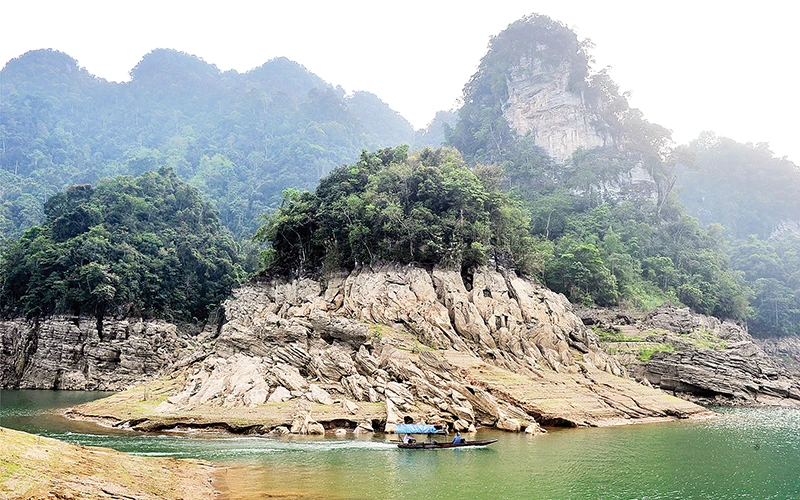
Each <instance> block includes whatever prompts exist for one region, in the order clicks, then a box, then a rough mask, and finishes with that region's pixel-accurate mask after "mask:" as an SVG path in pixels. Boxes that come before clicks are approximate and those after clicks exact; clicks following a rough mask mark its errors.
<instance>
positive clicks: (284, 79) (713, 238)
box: [0, 15, 800, 335]
mask: <svg viewBox="0 0 800 500" xmlns="http://www.w3.org/2000/svg"><path fill="white" fill-rule="evenodd" d="M590 51H591V44H590V43H588V42H587V41H584V40H579V39H578V38H577V36H576V35H575V33H574V32H572V31H571V30H570V29H568V28H567V27H566V26H565V25H564V24H562V23H560V22H558V21H554V20H552V19H549V18H547V17H545V16H537V15H531V16H526V17H525V18H523V19H520V20H519V21H517V22H515V23H512V24H511V25H510V26H509V27H508V29H506V30H505V31H503V32H502V33H500V34H498V35H497V36H496V37H494V38H493V39H492V41H491V43H490V47H489V51H488V53H487V55H486V56H485V57H484V58H483V60H482V61H481V63H480V65H479V67H478V71H477V72H476V73H475V75H473V77H472V78H471V79H470V81H468V82H466V84H465V87H464V99H463V106H462V107H461V108H460V109H459V110H457V111H456V112H440V113H438V114H437V115H436V118H435V119H434V120H433V121H432V123H431V124H430V125H429V127H428V128H427V129H425V130H417V131H415V130H414V129H413V127H412V126H411V125H410V124H409V122H408V121H407V120H406V119H404V118H403V117H402V116H400V115H399V114H398V113H396V112H395V111H393V110H392V109H391V108H389V106H388V105H386V104H385V103H384V102H383V101H381V99H380V98H379V97H378V96H376V95H374V94H371V93H369V92H355V93H353V94H350V95H348V94H347V93H346V92H345V91H344V90H343V89H342V88H341V87H337V86H335V85H333V84H330V83H328V82H325V81H324V80H322V79H321V78H319V77H318V76H316V75H314V74H313V73H310V72H309V71H307V70H306V69H305V68H304V67H303V66H301V65H300V64H298V63H296V62H293V61H290V60H288V59H286V58H277V59H273V60H271V61H269V62H267V63H265V64H264V65H262V66H260V67H258V68H255V69H253V70H251V71H249V72H247V73H238V72H236V71H225V72H222V71H220V70H219V69H218V68H216V67H215V66H214V65H211V64H208V63H206V62H204V61H203V60H202V59H200V58H198V57H195V56H192V55H189V54H185V53H181V52H177V51H174V50H169V49H158V50H155V51H153V52H151V53H149V54H147V55H146V56H145V57H144V58H143V59H142V60H141V61H140V63H139V64H138V65H137V66H136V67H135V68H133V69H132V70H131V80H130V81H129V82H126V83H113V82H108V81H106V80H103V79H99V78H96V77H94V76H93V75H91V74H89V73H88V72H87V71H86V70H84V69H82V68H80V67H79V66H78V64H77V63H76V61H75V60H74V59H72V58H71V57H70V56H68V55H66V54H64V53H61V52H58V51H54V50H37V51H32V52H29V53H27V54H25V55H23V56H21V57H19V58H17V59H14V60H12V61H10V62H9V63H8V64H7V65H6V66H5V67H4V68H3V70H2V72H0V85H2V89H1V90H0V95H2V101H1V102H0V139H1V140H2V148H1V149H0V236H1V237H5V238H7V239H8V240H9V241H13V239H14V238H16V237H18V236H19V235H21V234H22V232H23V231H25V230H26V229H28V228H30V227H32V226H35V225H38V224H40V223H41V221H42V217H43V204H44V202H45V201H46V200H47V199H49V198H50V197H51V196H52V195H54V194H55V193H57V192H59V191H63V190H64V189H66V188H67V187H69V186H71V185H73V184H85V183H91V184H94V183H96V182H97V181H98V180H99V179H102V178H108V177H114V176H116V175H120V174H122V175H132V176H138V175H141V174H143V173H145V172H149V171H154V170H158V169H159V168H161V167H167V168H168V169H171V170H173V171H174V172H175V173H176V174H177V176H178V177H179V178H180V179H182V180H183V181H185V182H187V183H188V184H190V185H191V186H194V187H195V188H197V189H198V190H199V191H200V192H201V193H203V194H204V195H205V196H206V197H207V199H209V200H210V201H211V202H212V203H213V204H214V206H215V207H216V209H217V210H218V211H219V216H220V219H221V222H222V223H223V224H224V226H225V227H226V228H227V229H228V230H229V231H230V232H231V233H232V234H233V236H234V237H235V239H237V240H238V241H240V242H249V238H250V236H251V235H252V234H253V233H254V232H255V231H256V230H257V229H258V227H259V226H260V225H261V224H262V223H263V222H264V221H263V220H262V219H261V216H262V215H263V214H267V213H273V212H274V211H275V210H276V209H278V208H279V207H280V206H281V204H282V202H283V201H284V198H283V197H282V193H283V191H284V190H285V189H287V188H296V189H300V190H313V189H314V187H315V186H316V185H317V182H318V181H319V180H320V179H321V178H323V177H325V176H326V175H328V174H329V173H330V172H331V171H333V169H334V168H335V167H337V166H341V165H345V164H347V165H350V164H353V162H355V161H356V160H357V159H358V158H359V156H360V155H361V153H362V151H364V150H367V151H374V150H380V149H382V148H389V147H396V146H399V145H401V144H408V145H410V146H411V149H412V150H414V149H420V148H422V147H424V146H431V147H434V148H436V147H438V146H440V145H442V144H446V145H449V146H451V147H455V148H456V149H458V151H459V153H460V154H461V155H462V156H463V158H464V160H465V161H466V163H467V165H469V167H470V168H471V170H472V172H474V174H475V175H476V176H477V177H478V178H479V179H480V180H481V182H482V183H484V186H487V187H488V188H489V189H490V190H491V189H495V188H499V189H501V190H503V191H504V192H508V193H510V194H512V195H513V196H515V197H516V199H518V200H519V201H520V203H522V204H523V205H524V206H525V208H526V209H527V210H528V211H529V212H530V220H531V222H530V234H529V235H526V236H530V237H531V238H533V240H534V243H533V245H534V247H535V249H536V250H535V252H533V253H532V254H535V255H537V256H538V257H537V259H534V261H532V263H531V265H530V266H529V269H530V270H531V271H530V272H531V273H533V274H534V275H535V276H536V277H538V279H539V280H540V281H542V282H543V283H545V284H547V285H548V286H549V287H551V288H553V289H554V290H556V291H559V292H562V293H564V294H565V295H567V296H568V297H569V298H570V300H572V301H573V302H576V303H579V304H583V305H586V306H595V305H600V306H614V307H632V308H638V309H649V308H652V307H655V306H657V305H660V304H665V303H666V304H676V305H685V306H688V307H691V308H692V309H693V310H695V311H697V312H701V313H705V314H713V315H715V316H718V317H722V318H732V319H736V320H739V321H748V322H749V324H750V325H751V330H752V331H753V332H754V333H755V334H758V335H794V334H796V333H798V327H797V326H795V325H800V258H796V255H800V243H798V238H797V235H798V234H800V231H798V229H797V228H798V227H800V226H798V220H799V219H800V217H798V208H800V207H798V206H797V201H796V197H795V193H796V192H797V188H798V187H800V173H798V169H797V167H796V166H795V165H794V164H792V163H791V162H789V161H788V160H785V159H779V158H775V157H774V155H773V154H772V153H771V152H770V151H769V150H768V148H767V147H766V146H764V145H752V144H739V143H736V142H735V141H731V140H729V139H725V138H718V137H716V136H714V135H713V134H710V133H709V134H704V135H703V136H702V137H700V138H699V139H698V140H696V141H694V142H693V143H691V144H689V145H685V146H678V145H676V144H674V142H673V141H672V139H671V136H670V132H669V130H667V129H665V128H664V127H661V126H659V125H658V124H654V123H651V122H649V121H648V120H647V119H646V117H644V116H643V114H642V113H641V112H640V111H639V110H637V109H635V108H632V107H631V106H630V105H629V103H628V101H627V98H626V95H625V94H624V93H623V92H621V90H620V89H619V88H618V86H617V85H616V83H615V82H614V81H613V80H612V79H611V78H610V76H609V75H608V73H607V72H606V71H602V70H601V71H597V70H595V69H594V68H593V67H592V58H591V53H590ZM386 166H387V167H389V166H390V165H389V164H388V163H387V165H386ZM353 168H355V167H353ZM698 219H699V220H698ZM377 231H378V228H374V231H373V233H376V232H377ZM423 243H424V242H423Z"/></svg>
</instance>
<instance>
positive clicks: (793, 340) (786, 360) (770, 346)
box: [754, 337, 800, 376]
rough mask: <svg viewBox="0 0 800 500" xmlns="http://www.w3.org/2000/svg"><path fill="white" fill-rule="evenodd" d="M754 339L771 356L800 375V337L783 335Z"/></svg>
mask: <svg viewBox="0 0 800 500" xmlns="http://www.w3.org/2000/svg"><path fill="white" fill-rule="evenodd" d="M754 340H755V342H756V344H758V346H759V347H760V348H761V349H762V350H763V351H764V352H765V353H767V354H769V356H770V357H771V358H773V359H774V360H776V361H778V362H780V363H781V364H783V365H784V366H785V367H786V368H788V369H789V370H790V371H792V372H794V373H795V374H798V376H800V338H797V337H781V338H770V339H754Z"/></svg>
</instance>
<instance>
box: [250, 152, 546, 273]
mask: <svg viewBox="0 0 800 500" xmlns="http://www.w3.org/2000/svg"><path fill="white" fill-rule="evenodd" d="M529 224H530V219H529V217H528V215H527V212H526V211H525V210H524V208H523V207H522V205H521V204H520V203H519V202H518V201H516V200H515V199H513V198H512V197H509V196H508V195H505V194H502V193H500V192H499V191H497V190H496V189H489V188H487V187H486V186H485V185H484V184H483V183H482V182H481V180H480V179H479V178H478V177H477V176H476V175H475V174H473V173H472V172H471V171H470V170H469V169H468V168H467V167H466V165H465V164H464V161H463V160H462V159H461V156H460V155H459V154H458V152H456V151H455V150H453V149H437V150H432V149H424V150H422V151H420V152H417V153H414V154H412V155H410V156H409V155H408V147H407V146H402V147H398V148H394V149H392V148H386V149H381V150H378V151H376V152H374V153H367V152H366V151H364V152H363V153H362V154H361V158H360V160H359V161H358V162H356V163H355V164H353V165H344V166H342V167H339V168H336V169H334V171H333V172H331V174H330V175H329V176H328V177H326V178H324V179H322V180H321V181H320V184H319V186H318V187H317V190H316V192H315V193H309V192H299V191H297V190H290V191H287V192H285V193H284V201H283V204H282V206H281V207H280V208H279V209H278V210H277V211H276V212H275V213H274V214H273V215H271V216H270V217H268V219H267V223H266V224H265V225H264V226H262V227H261V228H260V229H259V230H258V232H257V233H256V239H257V240H259V241H264V242H269V243H270V244H271V250H270V252H268V253H266V254H265V257H266V258H267V259H268V260H267V261H265V263H264V267H265V269H266V271H268V272H274V273H282V274H292V275H298V274H304V273H309V272H316V271H319V270H325V269H339V268H353V267H356V266H359V265H363V264H370V263H376V262H379V261H395V262H403V263H410V262H415V263H419V264H423V265H434V264H435V265H444V266H448V267H451V268H456V269H461V268H471V267H474V266H478V265H484V264H487V263H488V262H489V261H490V260H493V261H495V262H497V263H498V264H500V265H504V266H507V267H512V268H515V269H518V270H519V271H521V272H531V271H532V270H533V267H534V266H535V263H536V262H537V259H536V256H535V247H534V241H533V239H532V238H531V237H530V236H529V235H528V227H529Z"/></svg>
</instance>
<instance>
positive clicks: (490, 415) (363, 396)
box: [78, 264, 709, 432]
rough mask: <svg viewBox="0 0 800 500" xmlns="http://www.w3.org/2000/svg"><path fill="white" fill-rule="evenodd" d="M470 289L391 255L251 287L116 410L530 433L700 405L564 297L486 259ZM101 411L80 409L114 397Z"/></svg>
mask: <svg viewBox="0 0 800 500" xmlns="http://www.w3.org/2000/svg"><path fill="white" fill-rule="evenodd" d="M467 282H468V283H469V285H470V286H469V289H468V288H467V286H465V283H464V279H463V278H462V276H461V275H460V274H459V273H457V272H453V271H449V270H444V269H433V270H426V269H423V268H420V267H414V266H401V265H391V264H387V265H383V266H381V267H378V268H374V269H367V268H364V269H360V270H356V271H354V272H353V273H351V274H349V275H338V276H330V277H328V278H327V280H326V281H325V282H324V283H323V282H320V281H314V280H311V279H302V280H298V281H292V282H269V283H258V284H252V285H249V286H245V287H243V288H241V289H239V290H237V291H236V292H235V298H234V299H232V300H229V301H228V302H227V303H226V304H225V311H226V318H227V322H226V323H225V324H224V325H223V326H222V328H221V331H220V334H219V336H218V338H217V339H216V341H215V344H214V346H213V349H212V351H213V352H211V353H210V355H209V356H208V357H207V358H205V359H203V360H200V361H197V362H195V363H193V364H191V365H190V366H188V367H186V368H185V369H182V370H180V371H179V372H176V373H175V374H174V376H173V380H172V381H171V382H170V384H171V385H170V384H168V385H169V387H168V388H167V389H164V390H163V391H162V394H163V397H160V398H155V400H153V399H151V405H150V407H149V409H147V411H144V412H142V411H141V409H139V410H133V411H131V410H130V408H133V407H134V406H137V405H131V404H127V403H125V404H122V403H120V405H119V406H120V408H121V407H123V406H125V407H126V408H128V409H127V410H125V411H124V412H117V413H116V414H114V415H112V416H115V417H116V418H117V419H118V420H119V425H132V426H134V427H137V428H147V429H153V428H164V427H175V426H180V425H184V424H185V423H186V422H188V421H192V422H194V423H195V424H202V425H211V424H213V421H214V419H215V418H216V419H217V420H218V421H219V420H220V419H222V420H226V418H227V420H235V421H236V422H237V425H238V426H239V428H240V429H243V430H248V431H251V432H269V431H276V432H282V429H279V428H283V427H286V428H287V429H288V428H290V427H291V428H292V429H290V430H295V431H297V432H303V430H304V429H305V432H320V430H321V429H330V430H332V429H335V428H345V429H349V430H356V429H359V430H360V431H368V430H373V429H374V430H382V429H384V428H385V429H387V430H390V431H391V429H392V425H393V424H395V423H398V422H400V421H402V418H404V417H406V416H410V417H412V418H414V419H415V420H417V421H420V420H424V421H426V422H430V423H435V422H441V423H445V424H447V425H448V426H452V427H453V428H455V429H459V430H469V429H470V428H473V427H474V426H481V425H483V426H494V427H498V428H501V429H507V430H512V431H519V430H527V431H528V432H536V431H537V430H538V424H549V425H569V426H598V425H610V424H620V423H629V422H637V421H649V420H664V419H670V418H676V417H691V416H705V415H708V414H709V413H708V412H707V411H706V410H705V409H703V408H702V407H699V406H696V405H694V404H692V403H689V402H686V401H682V400H680V399H678V398H674V397H672V396H669V395H666V394H664V393H663V392H660V391H656V390H653V389H651V388H649V387H645V386H643V385H641V384H638V383H636V382H635V381H633V380H631V379H629V378H627V376H626V374H625V370H624V368H623V367H622V366H621V365H620V364H619V363H618V362H617V361H616V359H615V358H614V357H612V356H609V355H608V354H606V353H605V352H604V351H603V350H602V349H601V348H600V347H599V345H598V340H597V337H596V336H595V335H594V333H593V332H592V331H591V330H590V329H588V328H586V327H585V326H584V325H583V323H582V322H581V320H580V318H578V317H577V316H576V315H575V314H574V313H573V310H572V306H571V305H570V303H569V302H568V301H567V300H566V298H564V297H563V296H562V295H558V294H555V293H553V292H551V291H550V290H548V289H546V288H544V287H541V286H539V285H538V284H536V283H533V282H531V281H528V280H525V279H521V278H519V277H517V276H515V275H514V274H511V273H508V274H505V273H500V272H497V271H494V270H490V269H486V268H484V269H480V270H478V271H477V272H475V273H474V275H472V276H469V277H467ZM155 392H156V391H153V393H155ZM119 397H124V395H121V396H119ZM156 403H158V404H156ZM101 406H102V405H101ZM101 406H98V405H94V406H92V405H88V406H86V407H83V408H80V409H78V411H79V412H81V413H83V414H84V415H86V416H101V415H103V414H104V413H105V415H108V413H109V409H110V408H111V407H112V406H113V405H112V406H110V405H107V404H106V405H105V406H103V407H102V409H101ZM138 406H141V405H138ZM112 413H113V412H112ZM214 415H216V417H213V416H214ZM317 423H319V424H322V425H320V426H316V425H314V424H317ZM376 427H377V429H376Z"/></svg>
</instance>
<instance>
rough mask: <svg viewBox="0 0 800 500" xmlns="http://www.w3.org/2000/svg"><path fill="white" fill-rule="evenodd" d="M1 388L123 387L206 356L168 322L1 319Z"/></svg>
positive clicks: (97, 388) (196, 345)
mask: <svg viewBox="0 0 800 500" xmlns="http://www.w3.org/2000/svg"><path fill="white" fill-rule="evenodd" d="M0 348H1V349H2V356H1V357H0V387H2V388H6V389H10V388H15V389H70V390H123V389H127V388H129V387H131V386H133V385H135V384H138V383H141V382H143V381H146V380H149V379H151V378H153V377H156V376H158V375H161V374H163V373H165V372H166V371H167V370H168V369H171V368H173V367H174V366H175V364H176V363H178V361H179V360H183V361H184V363H186V364H188V363H189V362H191V361H192V360H193V359H195V358H194V356H202V352H203V350H202V348H201V347H200V345H199V343H198V342H197V341H196V340H195V339H194V338H193V337H192V336H191V335H189V334H187V333H184V332H181V331H180V330H179V329H178V328H177V327H176V326H175V325H173V324H170V323H167V322H163V321H146V322H144V321H114V320H107V321H106V322H105V323H104V324H103V328H102V335H101V334H100V333H99V332H98V328H97V323H96V321H94V320H91V319H87V318H76V317H55V318H51V319H48V320H43V321H41V322H38V323H31V322H26V321H23V320H13V321H0Z"/></svg>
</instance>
